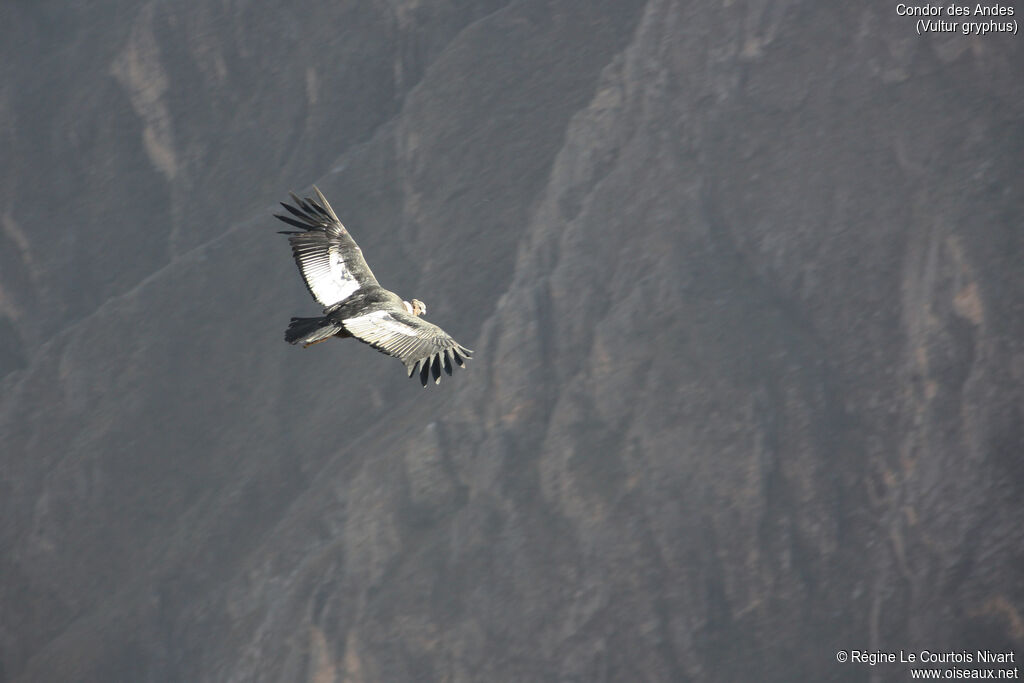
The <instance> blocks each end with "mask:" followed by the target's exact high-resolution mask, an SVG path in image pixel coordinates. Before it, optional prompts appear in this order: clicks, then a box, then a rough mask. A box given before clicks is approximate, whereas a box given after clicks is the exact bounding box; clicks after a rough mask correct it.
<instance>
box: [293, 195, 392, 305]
mask: <svg viewBox="0 0 1024 683" xmlns="http://www.w3.org/2000/svg"><path fill="white" fill-rule="evenodd" d="M313 190H314V191H316V196H317V198H316V199H314V198H312V197H307V198H306V199H300V198H299V197H297V196H296V195H295V194H294V193H293V194H292V195H291V197H292V201H294V202H295V206H291V205H289V204H285V203H284V202H282V203H281V206H283V207H284V208H285V209H286V210H287V211H288V213H290V214H291V215H290V216H283V215H280V214H274V216H275V217H276V218H278V219H280V220H282V221H284V222H285V223H287V224H289V225H293V226H295V227H296V228H301V230H300V231H295V230H289V231H282V233H283V234H285V235H288V242H289V243H290V244H291V245H292V255H293V256H294V257H295V263H296V265H298V267H299V271H301V273H302V278H303V279H304V280H305V281H306V287H308V288H309V293H310V294H312V295H313V298H314V299H316V300H317V301H319V302H320V304H321V305H322V306H323V307H324V308H331V307H333V306H336V305H338V304H340V303H341V302H342V301H344V300H345V299H347V298H349V297H350V296H352V294H354V293H355V292H356V291H358V290H359V289H360V288H361V287H365V286H367V285H376V284H377V278H375V277H374V276H373V271H371V270H370V267H369V266H368V265H366V259H364V258H363V251H362V250H361V249H360V248H359V245H358V244H356V241H355V240H354V239H352V235H350V234H348V230H346V229H345V226H344V225H342V224H341V221H340V220H338V216H337V215H336V214H335V213H334V209H332V208H331V205H330V204H328V203H327V198H326V197H324V195H323V193H322V192H321V191H320V190H319V189H317V188H316V187H315V186H314V187H313Z"/></svg>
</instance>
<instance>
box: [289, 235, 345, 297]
mask: <svg viewBox="0 0 1024 683" xmlns="http://www.w3.org/2000/svg"><path fill="white" fill-rule="evenodd" d="M311 237H312V239H311ZM317 237H320V239H316V238H317ZM293 244H294V248H295V257H296V259H298V261H299V267H300V268H301V270H302V277H303V278H305V280H306V284H307V285H309V291H310V292H312V294H313V296H314V297H315V298H316V300H317V301H319V302H320V303H321V304H322V305H323V306H324V307H325V308H327V307H330V306H333V305H334V304H337V303H339V302H341V301H344V300H345V299H347V298H348V297H349V296H351V295H352V293H353V292H355V291H356V290H357V289H359V286H360V285H359V282H358V281H357V280H356V277H355V275H353V274H352V271H350V270H349V269H348V267H346V266H345V260H344V259H343V258H342V256H341V252H340V250H339V249H338V247H337V246H336V245H334V244H328V243H327V239H326V238H325V237H322V233H305V234H303V235H295V236H294V238H293Z"/></svg>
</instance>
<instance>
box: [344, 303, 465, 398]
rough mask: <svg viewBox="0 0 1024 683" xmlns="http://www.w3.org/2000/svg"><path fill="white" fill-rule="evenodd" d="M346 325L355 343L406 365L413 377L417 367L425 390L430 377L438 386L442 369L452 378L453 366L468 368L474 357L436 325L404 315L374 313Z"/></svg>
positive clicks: (357, 317) (386, 311)
mask: <svg viewBox="0 0 1024 683" xmlns="http://www.w3.org/2000/svg"><path fill="white" fill-rule="evenodd" d="M344 324H345V329H346V330H347V331H348V332H350V333H351V334H352V336H354V337H355V338H356V339H359V340H360V341H362V342H365V343H367V344H369V345H370V346H372V347H373V348H375V349H377V350H378V351H380V352H382V353H386V354H388V355H389V356H394V357H395V358H397V359H399V360H400V361H402V362H403V363H405V368H406V370H408V371H409V376H410V377H412V376H413V374H414V373H416V372H417V365H418V366H419V369H418V372H419V375H420V381H421V382H422V383H423V386H427V379H428V378H429V376H430V375H431V374H433V375H434V383H435V384H436V383H439V382H440V381H441V370H442V369H443V370H444V371H445V372H447V373H448V374H449V375H450V374H452V364H453V363H455V364H457V365H458V366H459V367H463V368H464V367H466V364H465V362H464V359H466V358H471V357H472V355H473V352H472V351H470V350H469V349H467V348H466V347H464V346H463V345H462V344H459V343H458V342H457V341H455V340H454V339H452V338H451V336H449V335H448V333H447V332H445V331H444V330H442V329H441V328H440V327H438V326H437V325H434V324H433V323H428V322H427V321H426V320H423V319H422V318H417V317H416V316H414V315H411V314H409V313H405V312H404V311H391V310H376V311H371V312H369V313H365V314H363V315H358V316H356V317H354V318H348V319H347V320H345V323H344Z"/></svg>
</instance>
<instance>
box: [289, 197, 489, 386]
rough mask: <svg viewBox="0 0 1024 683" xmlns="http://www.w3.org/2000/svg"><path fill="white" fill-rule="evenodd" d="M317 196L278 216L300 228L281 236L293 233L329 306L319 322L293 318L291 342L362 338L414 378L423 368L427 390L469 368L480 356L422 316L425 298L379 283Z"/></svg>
mask: <svg viewBox="0 0 1024 683" xmlns="http://www.w3.org/2000/svg"><path fill="white" fill-rule="evenodd" d="M313 191H314V192H316V197H317V198H316V199H314V198H312V197H307V198H306V199H299V198H298V197H297V196H295V194H294V193H292V195H291V197H292V201H294V202H295V206H290V205H288V204H285V203H283V202H282V203H281V206H283V207H284V208H285V209H286V210H287V211H288V213H289V214H291V215H290V216H282V215H279V214H274V216H275V217H276V218H279V219H281V220H282V221H284V222H285V223H288V224H289V225H292V226H295V227H296V228H299V230H287V231H282V233H281V234H284V235H288V242H290V243H291V245H292V254H293V255H294V256H295V263H296V264H297V265H298V266H299V271H300V272H301V273H302V277H303V279H304V280H305V281H306V286H307V287H308V288H309V293H310V294H312V295H313V298H314V299H316V300H317V301H318V302H320V304H321V305H322V306H323V307H324V314H323V315H322V316H320V317H318V318H292V322H291V324H290V325H289V326H288V329H287V330H286V331H285V333H284V339H285V341H287V342H289V343H291V344H302V345H303V346H304V347H306V346H312V345H313V344H317V343H319V342H322V341H324V340H326V339H329V338H330V337H355V338H356V339H358V340H359V341H361V342H364V343H366V344H369V345H370V346H372V347H373V348H375V349H377V350H378V351H380V352H381V353H386V354H388V355H389V356H394V357H395V358H397V359H398V360H400V361H402V362H403V363H405V368H406V370H408V371H409V377H412V376H413V374H414V373H416V372H417V366H418V372H419V376H420V381H421V382H423V386H427V379H428V378H429V377H430V375H431V374H433V375H434V382H435V383H440V381H441V370H442V369H444V371H445V372H447V373H448V374H449V375H450V374H452V363H457V364H458V365H459V366H460V367H463V368H464V367H466V365H465V363H464V362H463V359H465V358H470V357H471V356H472V355H473V352H472V351H470V350H469V349H467V348H466V347H464V346H462V345H461V344H459V343H458V342H456V341H455V340H454V339H452V338H451V337H450V336H449V335H448V333H447V332H445V331H444V330H442V329H441V328H440V327H438V326H437V325H433V324H431V323H428V322H427V321H426V320H423V319H422V318H420V317H419V316H420V315H422V314H424V313H426V312H427V307H426V305H425V304H424V303H423V302H422V301H420V300H419V299H413V300H412V301H403V300H402V299H401V297H399V296H398V295H397V294H395V293H394V292H390V291H388V290H386V289H384V288H383V287H381V286H380V285H379V284H378V283H377V278H375V277H374V276H373V272H372V271H371V270H370V267H369V266H368V265H366V260H365V259H363V252H362V250H361V249H360V248H359V246H358V245H357V244H356V242H355V240H353V239H352V236H351V235H349V234H348V230H346V229H345V226H344V225H342V224H341V221H340V220H338V216H337V215H336V214H335V213H334V209H332V208H331V205H330V204H328V203H327V198H326V197H324V195H323V193H322V192H320V190H319V189H317V188H316V186H314V187H313Z"/></svg>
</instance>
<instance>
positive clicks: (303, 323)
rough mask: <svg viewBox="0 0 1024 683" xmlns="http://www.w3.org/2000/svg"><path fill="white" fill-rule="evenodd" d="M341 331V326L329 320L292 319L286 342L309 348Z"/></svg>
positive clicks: (285, 335)
mask: <svg viewBox="0 0 1024 683" xmlns="http://www.w3.org/2000/svg"><path fill="white" fill-rule="evenodd" d="M341 330H342V327H341V325H339V324H338V323H336V322H333V321H331V320H330V319H329V318H292V322H291V324H289V325H288V329H287V330H285V332H284V340H285V341H286V342H288V343H289V344H302V345H303V346H309V345H310V344H316V343H317V342H322V341H323V340H325V339H328V338H330V337H332V336H334V335H335V334H337V333H338V332H341Z"/></svg>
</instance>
